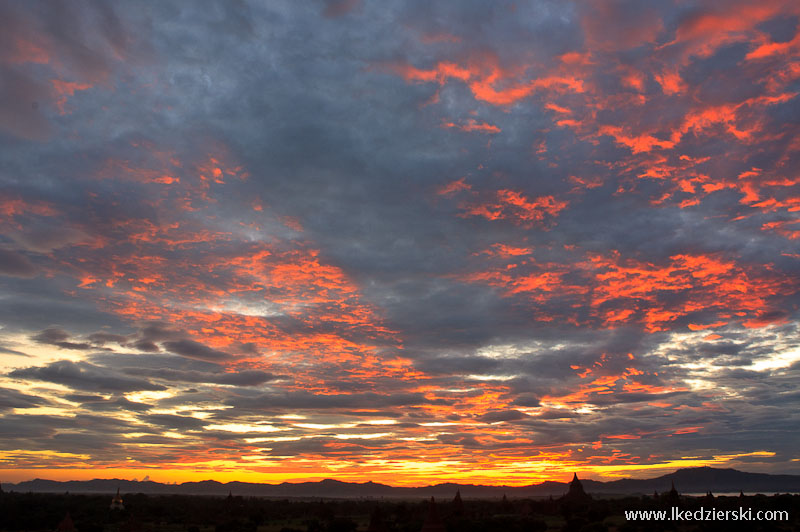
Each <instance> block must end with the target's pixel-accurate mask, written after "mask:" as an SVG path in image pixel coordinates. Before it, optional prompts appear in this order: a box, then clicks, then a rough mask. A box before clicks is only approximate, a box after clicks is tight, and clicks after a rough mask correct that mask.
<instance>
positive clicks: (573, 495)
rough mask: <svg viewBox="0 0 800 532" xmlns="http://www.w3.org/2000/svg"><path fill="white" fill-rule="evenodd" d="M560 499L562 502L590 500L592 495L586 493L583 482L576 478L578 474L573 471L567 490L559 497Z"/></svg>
mask: <svg viewBox="0 0 800 532" xmlns="http://www.w3.org/2000/svg"><path fill="white" fill-rule="evenodd" d="M561 500H562V501H564V502H575V503H580V502H588V501H590V500H592V497H591V496H590V495H589V494H588V493H586V491H584V489H583V484H581V481H580V480H579V479H578V474H577V473H573V476H572V482H570V483H569V491H567V494H566V495H564V496H563V497H561Z"/></svg>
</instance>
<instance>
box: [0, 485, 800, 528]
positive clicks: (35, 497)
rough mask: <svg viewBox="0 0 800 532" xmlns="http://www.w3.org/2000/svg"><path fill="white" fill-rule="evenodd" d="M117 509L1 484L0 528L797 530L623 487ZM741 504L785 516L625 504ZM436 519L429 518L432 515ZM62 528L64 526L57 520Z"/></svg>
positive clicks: (140, 502) (767, 500)
mask: <svg viewBox="0 0 800 532" xmlns="http://www.w3.org/2000/svg"><path fill="white" fill-rule="evenodd" d="M123 498H124V505H125V509H124V510H112V509H110V508H109V505H110V502H111V495H110V494H109V495H106V496H100V495H83V494H81V495H74V494H68V493H65V494H41V493H15V492H10V493H9V492H5V493H2V494H0V531H3V532H23V531H24V532H54V531H56V530H57V529H58V527H59V525H62V527H63V526H64V518H65V516H67V515H69V520H68V521H69V522H68V523H67V525H69V524H71V525H72V526H73V530H75V531H77V532H358V531H361V532H364V531H367V530H370V531H374V532H420V531H421V530H422V529H423V525H425V523H426V521H430V520H431V519H432V517H431V516H432V515H433V517H434V518H438V521H439V523H440V525H441V526H442V527H444V530H446V531H447V532H495V531H498V532H545V531H563V532H612V531H619V532H634V531H639V530H641V531H646V532H659V531H661V530H709V531H714V530H720V531H739V530H742V531H745V530H746V531H755V532H758V531H772V530H774V531H790V530H800V496H797V495H776V496H769V497H768V496H762V495H759V496H753V497H744V498H739V497H716V498H713V497H701V498H692V497H681V498H680V499H679V500H677V501H675V500H667V498H666V497H664V496H645V497H624V498H617V499H601V500H588V499H587V500H583V501H577V502H576V501H564V500H553V499H538V500H536V499H520V500H506V499H504V500H464V501H460V500H457V501H456V500H448V501H438V502H436V503H435V504H434V505H433V507H432V506H431V502H430V501H396V500H347V499H333V500H313V501H312V500H276V499H264V498H255V497H237V496H230V497H203V496H186V495H173V496H164V495H156V496H153V495H144V494H123ZM673 504H677V505H679V506H680V507H681V508H683V509H685V510H694V509H697V508H700V507H701V506H702V507H704V508H711V507H713V508H716V509H720V510H725V509H735V508H739V507H740V506H745V507H752V508H753V509H761V510H785V511H788V512H789V515H790V518H791V520H790V521H789V522H782V523H778V522H762V523H753V522H749V523H733V522H717V523H713V522H708V523H670V522H648V523H634V522H626V521H625V520H624V517H623V515H624V511H626V510H628V511H630V510H653V509H665V508H669V507H670V506H672V505H673ZM434 520H436V519H434ZM61 532H69V530H63V528H62V531H61Z"/></svg>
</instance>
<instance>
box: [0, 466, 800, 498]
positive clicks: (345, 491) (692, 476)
mask: <svg viewBox="0 0 800 532" xmlns="http://www.w3.org/2000/svg"><path fill="white" fill-rule="evenodd" d="M673 482H674V483H675V486H676V488H677V489H678V490H679V491H681V492H683V493H705V492H707V491H711V492H738V491H739V490H743V491H745V492H747V493H757V492H758V493H766V494H770V493H800V475H770V474H766V473H748V472H744V471H738V470H736V469H716V468H711V467H697V468H688V469H679V470H677V471H675V472H674V473H669V474H667V475H662V476H660V477H656V478H650V479H620V480H614V481H610V482H600V481H594V480H582V483H583V487H584V489H585V490H586V491H587V492H588V493H590V494H591V493H595V494H609V495H610V494H620V495H625V494H651V493H653V492H654V491H659V492H661V491H666V490H667V489H668V488H669V486H670V485H671V484H672V483H673ZM3 488H4V489H5V490H9V491H18V492H40V493H46V492H50V493H59V492H61V493H63V492H70V493H113V492H115V491H116V490H117V488H119V489H121V490H122V491H123V492H125V493H149V494H185V495H227V494H228V493H233V494H235V495H248V496H260V497H297V498H309V497H311V498H315V497H323V498H409V499H411V498H420V497H424V498H429V497H432V496H433V497H448V498H449V497H452V495H453V493H455V492H456V491H460V492H461V495H462V496H463V497H465V498H500V497H502V496H503V495H504V494H506V495H508V496H509V497H546V496H549V495H553V496H561V495H563V494H565V493H566V492H567V491H568V489H569V485H568V483H566V482H553V481H546V482H542V483H539V484H531V485H529V486H514V487H512V486H483V485H476V484H456V483H443V484H436V485H431V486H424V487H413V488H409V487H395V486H389V485H386V484H380V483H377V482H363V483H355V482H342V481H339V480H333V479H326V480H322V481H320V482H298V483H289V482H284V483H281V484H258V483H250V482H225V483H223V482H217V481H215V480H204V481H201V482H184V483H182V484H163V483H160V482H153V481H149V480H147V481H136V480H123V479H94V480H71V481H64V482H59V481H54V480H45V479H35V480H30V481H25V482H19V483H17V484H12V483H4V484H3Z"/></svg>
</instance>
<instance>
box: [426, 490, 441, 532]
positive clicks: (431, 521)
mask: <svg viewBox="0 0 800 532" xmlns="http://www.w3.org/2000/svg"><path fill="white" fill-rule="evenodd" d="M420 532H447V528H445V526H444V523H443V522H442V518H441V517H439V510H438V509H437V508H436V500H435V499H434V498H433V497H431V500H430V502H429V503H428V516H427V517H426V518H425V522H424V523H423V524H422V530H421V531H420Z"/></svg>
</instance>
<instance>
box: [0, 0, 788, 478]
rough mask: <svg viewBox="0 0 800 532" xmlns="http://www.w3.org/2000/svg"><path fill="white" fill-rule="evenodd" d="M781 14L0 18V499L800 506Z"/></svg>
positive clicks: (659, 9)
mask: <svg viewBox="0 0 800 532" xmlns="http://www.w3.org/2000/svg"><path fill="white" fill-rule="evenodd" d="M798 23H800V3H798V2H796V1H775V0H756V1H749V0H748V1H741V0H730V1H721V0H720V1H718V2H710V1H709V2H698V1H691V0H675V1H673V2H668V1H661V0H659V1H652V2H646V1H641V0H638V1H613V2H612V1H600V0H598V1H576V2H567V1H562V0H551V1H534V2H507V1H494V2H485V1H477V0H475V1H459V2H437V3H435V4H432V3H430V2H428V1H422V0H419V1H416V0H415V1H403V2H399V1H389V0H385V1H384V0H382V1H376V0H372V1H367V0H361V1H358V0H328V1H322V0H314V1H307V2H298V1H294V0H285V1H280V0H279V1H269V2H264V1H252V2H247V1H227V0H219V1H217V2H201V3H193V2H179V1H174V2H162V1H153V2H111V3H109V2H105V1H100V0H98V1H83V2H67V1H63V2H52V1H42V2H35V1H30V2H28V1H26V2H15V1H1V2H0V224H1V225H2V231H1V232H0V482H17V481H21V480H28V479H32V478H37V477H38V478H50V479H55V480H67V479H89V478H114V477H116V478H128V479H133V478H136V479H142V478H144V477H149V478H150V479H152V480H157V481H161V482H183V481H187V480H203V479H216V480H219V481H229V480H243V481H251V482H270V483H274V482H281V481H301V480H320V479H323V478H336V479H339V480H344V481H359V482H365V481H368V480H372V481H376V482H384V483H388V484H392V485H426V484H434V483H438V482H445V481H456V482H470V483H483V484H509V485H523V484H531V483H535V482H541V481H543V480H548V479H552V480H561V481H563V480H568V479H569V478H571V476H572V472H574V471H577V472H578V473H579V475H581V476H582V477H588V478H594V479H598V480H608V479H613V478H619V477H623V476H635V477H653V476H657V475H660V474H664V473H667V472H671V471H674V470H675V469H677V468H680V467H689V466H699V465H710V466H714V467H735V468H738V469H743V470H746V471H758V472H771V473H795V474H800V450H799V449H798V445H797V442H798V441H800V434H798V432H799V431H798V428H799V427H800V328H798V317H799V316H800V309H798V304H799V303H800V31H798Z"/></svg>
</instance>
